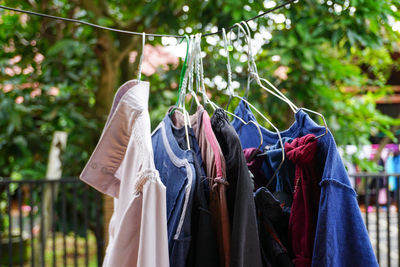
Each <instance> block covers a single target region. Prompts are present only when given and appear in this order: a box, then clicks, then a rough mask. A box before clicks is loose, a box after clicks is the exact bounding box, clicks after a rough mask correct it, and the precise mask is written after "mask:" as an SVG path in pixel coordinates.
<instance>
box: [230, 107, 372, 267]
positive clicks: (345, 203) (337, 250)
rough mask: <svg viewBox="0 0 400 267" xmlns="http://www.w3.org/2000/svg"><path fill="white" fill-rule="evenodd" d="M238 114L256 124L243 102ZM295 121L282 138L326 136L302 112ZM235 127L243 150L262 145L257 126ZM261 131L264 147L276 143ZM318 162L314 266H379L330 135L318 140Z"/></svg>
mask: <svg viewBox="0 0 400 267" xmlns="http://www.w3.org/2000/svg"><path fill="white" fill-rule="evenodd" d="M235 114H236V115H238V116H239V117H241V118H242V119H244V120H245V121H249V120H253V121H256V119H255V117H254V115H253V114H252V112H251V110H250V109H249V107H248V106H247V105H246V103H244V102H243V101H242V102H241V103H240V104H239V106H238V107H237V108H236V111H235ZM295 119H296V121H295V122H294V123H293V124H292V126H291V127H290V128H289V129H287V130H285V131H283V132H281V136H282V138H284V137H288V138H296V137H301V136H304V135H307V134H314V135H316V136H319V135H321V134H322V133H324V132H325V127H321V126H319V125H317V124H316V123H315V122H314V121H313V120H312V119H311V118H310V117H309V116H308V115H307V113H305V112H304V111H302V110H299V111H298V112H297V113H296V115H295ZM232 125H233V126H234V128H235V129H236V131H237V133H238V135H239V138H240V141H241V143H242V146H243V148H248V147H257V146H258V145H259V143H258V142H259V138H258V131H257V128H256V126H255V125H253V124H248V125H243V124H242V123H241V122H240V121H239V120H237V119H234V120H233V122H232ZM260 128H261V131H262V134H263V138H264V144H263V146H267V145H268V146H270V145H273V144H276V143H277V141H278V140H279V138H278V135H277V133H275V132H271V131H269V130H267V129H265V128H263V127H261V126H260ZM256 137H257V138H256ZM317 158H318V159H319V165H320V166H323V174H322V180H321V182H320V186H321V196H320V201H319V213H318V222H317V229H316V236H315V242H314V250H313V258H312V266H315V267H320V266H329V267H336V266H337V267H342V266H360V267H361V266H378V263H377V260H376V257H375V254H374V252H373V249H372V245H371V242H370V240H369V237H368V233H367V230H366V227H365V224H364V222H363V219H362V216H361V212H360V208H359V207H358V202H357V198H356V193H355V191H354V190H353V188H352V187H351V184H350V180H349V177H348V175H347V172H346V169H345V167H344V165H343V162H342V159H341V157H340V155H339V153H338V150H337V147H336V143H335V140H334V138H333V136H332V134H331V132H328V134H326V135H325V136H323V137H321V138H319V139H318V152H317Z"/></svg>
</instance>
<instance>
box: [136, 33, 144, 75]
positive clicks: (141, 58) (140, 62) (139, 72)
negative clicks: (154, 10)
mask: <svg viewBox="0 0 400 267" xmlns="http://www.w3.org/2000/svg"><path fill="white" fill-rule="evenodd" d="M145 44H146V33H145V32H143V33H142V53H141V55H140V59H139V70H138V74H137V80H138V81H140V79H141V76H142V65H143V57H144V46H145Z"/></svg>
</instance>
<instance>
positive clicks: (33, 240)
mask: <svg viewBox="0 0 400 267" xmlns="http://www.w3.org/2000/svg"><path fill="white" fill-rule="evenodd" d="M350 179H351V181H352V184H353V186H354V189H355V190H356V192H357V198H358V204H359V206H360V209H361V212H362V215H363V218H364V221H365V224H366V226H367V230H368V233H369V236H370V239H371V242H372V245H373V248H374V250H375V254H376V257H377V259H378V261H379V264H380V266H400V257H399V249H400V235H399V230H400V209H399V207H400V174H394V175H392V174H391V175H388V174H371V173H359V174H354V175H350ZM103 225H104V222H103V215H102V197H101V194H100V193H98V192H97V191H95V190H94V189H92V188H90V187H89V186H87V185H86V184H84V183H82V182H81V181H80V180H79V179H77V178H69V179H61V180H56V181H51V180H25V181H11V180H0V238H1V239H0V241H1V243H0V266H24V267H25V266H101V262H102V257H103V255H102V253H103V248H104V243H103V242H104V237H103V233H104V232H103Z"/></svg>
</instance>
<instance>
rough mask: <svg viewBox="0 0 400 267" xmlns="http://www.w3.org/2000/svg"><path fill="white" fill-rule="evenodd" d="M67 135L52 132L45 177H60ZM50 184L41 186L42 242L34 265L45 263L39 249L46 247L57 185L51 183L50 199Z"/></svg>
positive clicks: (57, 178)
mask: <svg viewBox="0 0 400 267" xmlns="http://www.w3.org/2000/svg"><path fill="white" fill-rule="evenodd" d="M67 136H68V134H67V133H66V132H61V131H56V132H54V135H53V140H52V142H51V146H50V152H49V159H48V161H47V170H46V179H49V180H59V179H60V178H61V174H62V153H63V152H64V150H65V147H66V144H67ZM51 186H52V185H51V184H48V185H45V186H44V187H43V192H42V201H43V210H42V211H41V212H43V218H44V223H43V229H40V231H43V236H44V243H43V244H40V245H39V248H40V249H37V250H36V251H35V259H36V261H37V264H38V265H36V266H44V265H45V264H44V258H42V257H41V255H40V251H41V250H43V251H44V250H45V249H46V243H47V242H46V240H47V234H48V232H49V229H50V224H51V217H50V209H51V207H52V205H51V202H52V201H55V198H56V196H57V192H58V185H57V184H55V185H53V186H54V191H53V196H54V197H55V198H54V199H52V193H51Z"/></svg>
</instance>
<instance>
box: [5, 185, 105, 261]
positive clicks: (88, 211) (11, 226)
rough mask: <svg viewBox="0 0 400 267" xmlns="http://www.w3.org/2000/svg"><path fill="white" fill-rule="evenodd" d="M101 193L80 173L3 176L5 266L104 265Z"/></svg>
mask: <svg viewBox="0 0 400 267" xmlns="http://www.w3.org/2000/svg"><path fill="white" fill-rule="evenodd" d="M103 240H104V238H103V216H102V197H101V194H100V193H98V192H97V191H95V190H94V189H92V188H90V187H89V186H87V185H86V184H84V183H83V182H81V181H80V180H79V179H77V178H65V179H61V180H21V181H12V180H7V179H0V242H1V243H0V266H101V262H102V257H103V246H104V244H103Z"/></svg>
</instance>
